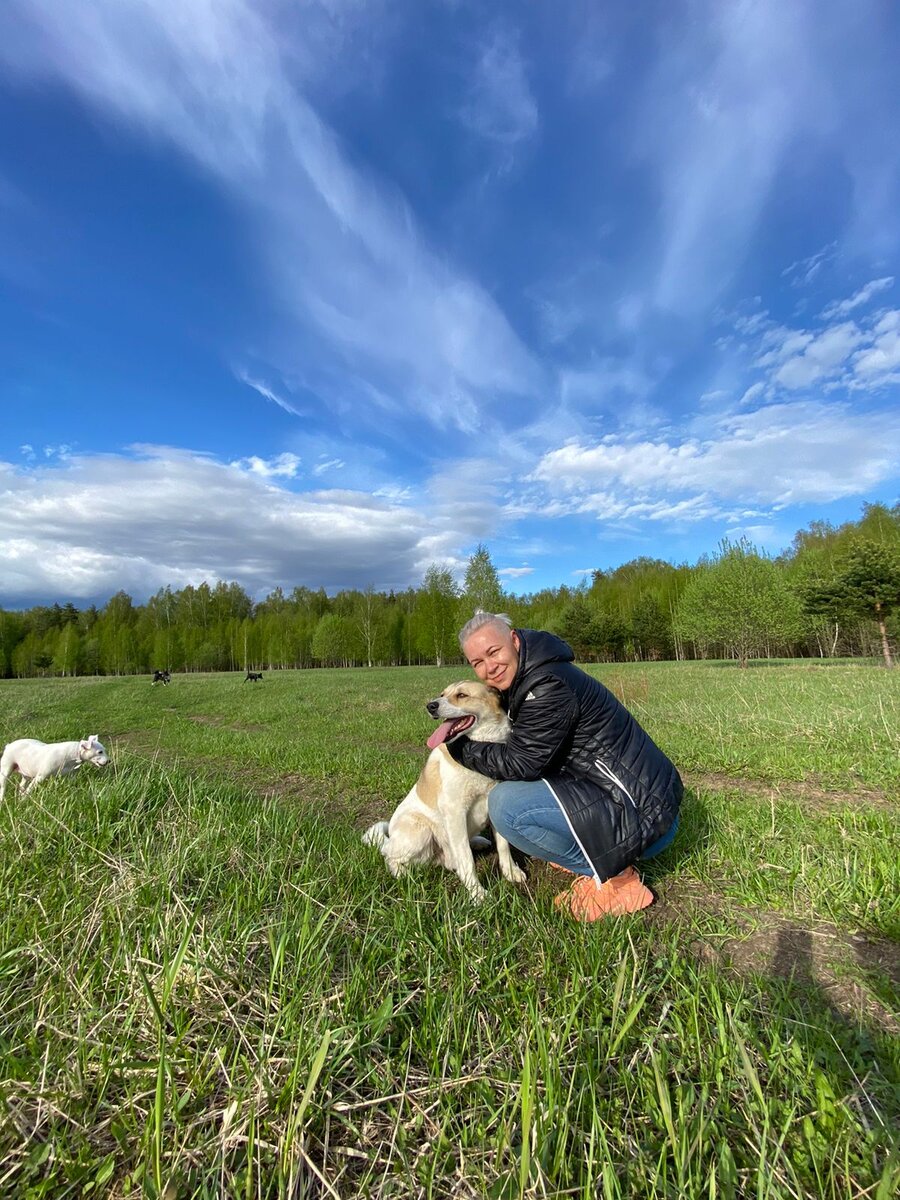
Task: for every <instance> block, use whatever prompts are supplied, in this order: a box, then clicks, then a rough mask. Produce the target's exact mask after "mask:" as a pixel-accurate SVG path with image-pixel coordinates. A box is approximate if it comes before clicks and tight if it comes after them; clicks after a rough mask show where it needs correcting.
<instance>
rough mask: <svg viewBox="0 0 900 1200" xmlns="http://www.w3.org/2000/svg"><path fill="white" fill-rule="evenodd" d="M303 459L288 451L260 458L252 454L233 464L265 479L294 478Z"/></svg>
mask: <svg viewBox="0 0 900 1200" xmlns="http://www.w3.org/2000/svg"><path fill="white" fill-rule="evenodd" d="M301 461H302V460H301V459H300V458H299V457H298V456H297V455H296V454H291V453H290V452H289V451H286V452H285V453H283V454H276V455H275V456H274V457H273V458H259V457H257V455H255V454H252V455H250V457H249V458H241V459H238V460H237V461H236V462H233V463H232V464H231V465H232V466H233V467H238V468H241V469H242V470H245V471H250V472H251V473H252V474H253V475H259V476H261V477H262V478H263V479H293V478H294V477H295V476H296V474H297V472H298V471H299V469H300V463H301Z"/></svg>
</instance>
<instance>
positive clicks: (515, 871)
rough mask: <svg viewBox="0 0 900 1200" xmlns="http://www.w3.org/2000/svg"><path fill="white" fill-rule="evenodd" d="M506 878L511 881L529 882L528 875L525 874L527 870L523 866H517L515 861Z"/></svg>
mask: <svg viewBox="0 0 900 1200" xmlns="http://www.w3.org/2000/svg"><path fill="white" fill-rule="evenodd" d="M506 878H507V879H508V880H509V882H510V883H527V882H528V876H527V875H526V874H525V872H524V871H523V870H522V868H521V867H517V866H516V865H515V863H513V865H512V867H511V868H510V872H509V874H508V875H507V877H506Z"/></svg>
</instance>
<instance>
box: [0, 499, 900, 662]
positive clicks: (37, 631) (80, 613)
mask: <svg viewBox="0 0 900 1200" xmlns="http://www.w3.org/2000/svg"><path fill="white" fill-rule="evenodd" d="M476 608H484V609H488V610H490V611H503V612H507V613H509V614H510V616H511V617H512V618H513V621H514V623H515V624H517V625H520V626H523V627H530V628H539V629H549V630H552V631H553V632H556V633H559V634H560V635H561V636H562V637H564V638H565V639H566V640H567V641H568V642H569V643H570V644H571V645H572V646H573V648H574V649H575V651H576V654H577V655H578V657H579V659H581V660H594V661H597V660H606V661H623V660H638V661H641V660H655V659H671V658H675V659H687V658H707V657H709V658H734V659H737V660H739V661H740V662H742V663H745V662H747V661H748V660H749V659H751V658H765V657H805V656H819V657H827V656H847V655H850V656H866V657H871V656H875V655H878V656H882V657H883V658H884V660H885V662H886V663H888V664H889V665H890V663H891V661H892V646H893V644H895V643H896V641H897V639H898V635H900V627H898V626H900V619H898V618H900V504H897V505H894V506H893V507H892V508H888V507H886V506H884V505H867V506H866V507H865V508H864V510H863V513H862V516H861V518H860V520H859V521H855V522H849V523H848V524H846V525H842V526H839V527H834V526H831V525H829V524H827V523H825V522H814V523H813V524H812V525H810V527H809V528H808V529H804V530H802V531H801V532H799V533H798V534H797V535H796V537H795V538H794V541H793V544H792V546H791V549H790V550H789V551H788V552H787V553H786V554H784V555H781V556H780V557H778V558H769V557H767V556H766V555H764V554H761V553H760V552H759V551H758V550H757V549H756V548H755V547H754V546H753V545H751V544H750V543H749V542H747V541H745V540H742V541H738V542H728V541H725V542H723V543H722V544H721V546H720V547H719V550H718V553H717V554H715V555H712V556H709V557H704V558H703V559H701V560H700V562H698V563H697V564H695V565H694V566H688V565H681V566H673V565H672V564H671V563H667V562H662V561H660V560H658V559H651V558H638V559H635V560H633V561H632V562H628V563H625V564H624V565H623V566H620V567H617V568H615V569H614V570H608V571H596V572H594V574H593V577H592V578H591V579H590V580H589V581H588V580H585V581H584V582H583V583H582V584H581V585H580V586H578V587H567V586H560V587H558V588H551V589H547V590H545V591H541V592H536V593H533V594H530V595H523V596H515V595H507V594H505V593H504V591H503V588H502V586H501V584H500V580H499V576H498V574H497V571H496V568H495V567H494V565H493V563H492V561H491V558H490V554H489V551H488V549H487V548H486V547H485V546H479V547H478V549H477V550H476V552H475V553H474V554H473V556H472V558H471V559H470V560H469V564H468V569H467V571H466V576H465V581H464V583H463V585H462V587H459V586H458V585H457V583H456V582H455V580H454V578H453V575H452V574H451V572H450V571H448V570H445V569H443V568H441V567H439V566H437V565H433V566H431V567H429V569H428V570H427V571H426V573H425V577H424V579H423V581H422V583H421V585H420V586H419V587H418V588H409V589H408V590H406V591H404V592H388V593H385V592H379V591H376V590H375V588H374V587H370V588H366V589H365V591H356V590H351V591H342V592H338V593H337V594H336V595H334V596H328V595H326V593H325V591H324V590H323V589H319V590H318V591H313V590H310V589H309V588H306V587H297V588H294V589H293V591H291V592H290V593H285V592H284V591H283V590H282V589H281V588H276V589H275V591H274V592H272V593H271V595H269V596H267V597H266V599H265V600H263V601H262V602H260V603H254V602H253V601H252V600H251V599H250V597H249V596H248V595H247V593H246V592H245V591H244V590H243V588H241V587H240V586H239V585H238V584H236V583H217V584H216V585H215V586H210V585H208V584H206V583H202V584H200V586H199V587H186V588H181V589H179V590H172V589H171V588H163V589H162V590H160V591H159V592H157V593H156V595H154V596H152V597H151V598H150V599H149V600H148V601H147V603H146V604H142V605H136V604H135V603H134V602H133V600H132V598H131V597H130V596H129V595H127V594H126V593H125V592H117V593H116V594H115V595H114V596H113V597H112V598H111V599H110V600H109V602H108V603H107V604H106V605H105V606H104V607H103V608H102V609H98V608H96V607H94V606H91V607H89V608H86V609H78V608H76V607H75V606H74V605H73V604H70V603H69V604H64V605H59V604H54V605H52V606H38V607H35V608H31V609H28V610H27V611H22V612H7V611H4V610H2V609H0V674H2V675H3V676H5V677H10V676H17V677H25V676H35V675H58V676H74V675H134V674H141V673H145V672H149V671H151V670H153V669H154V668H168V669H169V670H172V671H230V670H245V669H249V668H254V669H263V668H264V669H267V670H276V669H279V668H285V667H294V668H296V667H315V666H376V665H402V664H417V663H419V664H421V663H436V664H437V665H439V666H441V665H445V664H450V663H458V662H460V661H461V657H460V654H459V648H458V645H457V640H456V639H457V632H458V630H459V628H460V626H461V625H462V624H463V623H464V622H465V621H466V620H467V619H468V618H469V617H470V616H471V615H472V613H473V612H474V611H475V609H476Z"/></svg>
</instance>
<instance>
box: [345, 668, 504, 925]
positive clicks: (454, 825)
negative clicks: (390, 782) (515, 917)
mask: <svg viewBox="0 0 900 1200" xmlns="http://www.w3.org/2000/svg"><path fill="white" fill-rule="evenodd" d="M425 707H426V708H427V709H428V712H429V713H430V714H431V716H432V717H434V718H436V719H440V721H441V724H440V726H439V727H438V728H437V729H436V730H435V732H434V733H433V734H432V735H431V737H430V738H429V739H428V747H429V749H430V750H431V754H429V756H428V761H427V762H426V763H425V766H424V768H423V769H422V773H421V775H420V776H419V778H418V779H417V780H416V783H415V785H414V787H413V788H412V789H411V790H410V792H409V794H408V795H407V796H406V797H405V798H404V799H403V800H401V801H400V803H399V804H398V805H397V808H396V809H395V810H394V815H393V816H392V817H391V819H390V822H388V821H378V822H377V823H376V824H375V825H372V826H371V827H370V828H369V829H367V830H366V832H365V834H363V841H364V842H365V843H366V844H367V845H369V846H377V847H378V849H380V851H381V853H382V855H383V856H384V861H385V862H386V863H387V867H388V870H389V871H390V873H391V874H392V875H394V876H398V875H402V874H403V873H404V872H405V871H406V870H407V868H408V867H410V866H412V865H413V864H417V863H428V862H436V863H439V864H440V865H441V866H442V867H446V868H447V869H448V870H449V871H455V872H456V874H457V875H458V876H459V878H460V879H461V880H462V882H463V883H464V884H465V885H466V888H467V889H468V892H469V895H470V896H471V898H472V899H473V900H474V901H476V903H477V902H479V901H481V900H483V899H484V897H485V895H486V894H487V893H486V892H485V890H484V888H483V887H482V886H481V884H480V883H479V882H478V877H477V875H476V874H475V861H474V859H473V857H472V845H471V841H472V839H473V838H475V837H476V835H477V834H479V833H480V832H481V830H482V829H484V828H485V826H486V825H487V823H488V793H489V792H490V790H491V788H492V787H493V786H494V782H495V781H494V780H493V779H488V778H487V776H485V775H480V774H479V773H478V772H477V771H469V770H468V769H467V768H466V767H463V766H461V765H460V764H459V763H458V762H456V760H455V759H453V758H452V757H451V756H450V753H449V751H448V750H447V746H446V743H447V742H448V741H452V740H453V739H454V738H456V737H459V736H460V734H462V733H466V734H468V736H469V737H470V738H472V739H473V740H474V741H477V742H502V741H504V740H505V739H506V736H507V734H508V733H509V721H508V719H507V716H506V713H505V712H504V711H503V709H502V708H501V706H500V693H499V692H498V691H497V690H496V689H495V688H491V687H487V685H486V684H483V683H479V682H477V681H476V680H472V681H468V680H467V681H466V682H464V683H451V684H450V686H449V687H446V688H444V690H443V692H441V694H440V696H438V697H437V698H436V699H435V700H429V701H428V703H427V704H426V706H425ZM494 837H495V840H496V842H497V853H498V855H499V858H500V870H501V871H502V873H503V878H504V879H508V880H509V881H510V882H511V883H524V882H525V879H526V876H525V872H524V871H522V870H521V869H520V868H519V867H517V866H516V864H515V863H514V862H513V860H512V856H511V854H510V848H509V842H508V841H507V840H506V838H503V837H501V836H500V835H499V834H498V833H496V832H495V834H494ZM482 840H483V839H482Z"/></svg>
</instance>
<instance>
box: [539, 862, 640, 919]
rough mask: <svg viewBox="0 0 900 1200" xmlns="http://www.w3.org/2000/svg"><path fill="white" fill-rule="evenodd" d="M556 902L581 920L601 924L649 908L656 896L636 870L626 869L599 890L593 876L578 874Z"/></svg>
mask: <svg viewBox="0 0 900 1200" xmlns="http://www.w3.org/2000/svg"><path fill="white" fill-rule="evenodd" d="M553 903H554V904H555V905H556V906H557V907H558V908H564V909H566V910H567V911H568V912H569V913H570V914H571V915H572V916H573V917H575V919H576V920H578V921H599V920H601V918H603V917H621V916H623V915H624V914H625V913H634V912H640V911H641V909H642V908H649V907H650V905H651V904H652V903H653V893H652V892H651V891H650V889H649V888H648V887H645V886H644V884H643V883H641V877H640V875H638V873H637V871H636V870H635V869H634V867H626V868H625V870H624V871H622V872H621V873H620V874H618V875H614V876H613V877H612V879H607V880H606V882H605V883H601V884H600V886H599V887H598V886H597V884H596V883H595V882H594V880H593V879H592V878H591V877H590V876H588V875H579V877H578V878H577V879H576V880H575V882H574V883H573V884H572V885H571V887H568V888H566V890H565V891H564V892H560V894H559V895H558V896H557V897H556V898H555V899H554V901H553Z"/></svg>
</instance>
